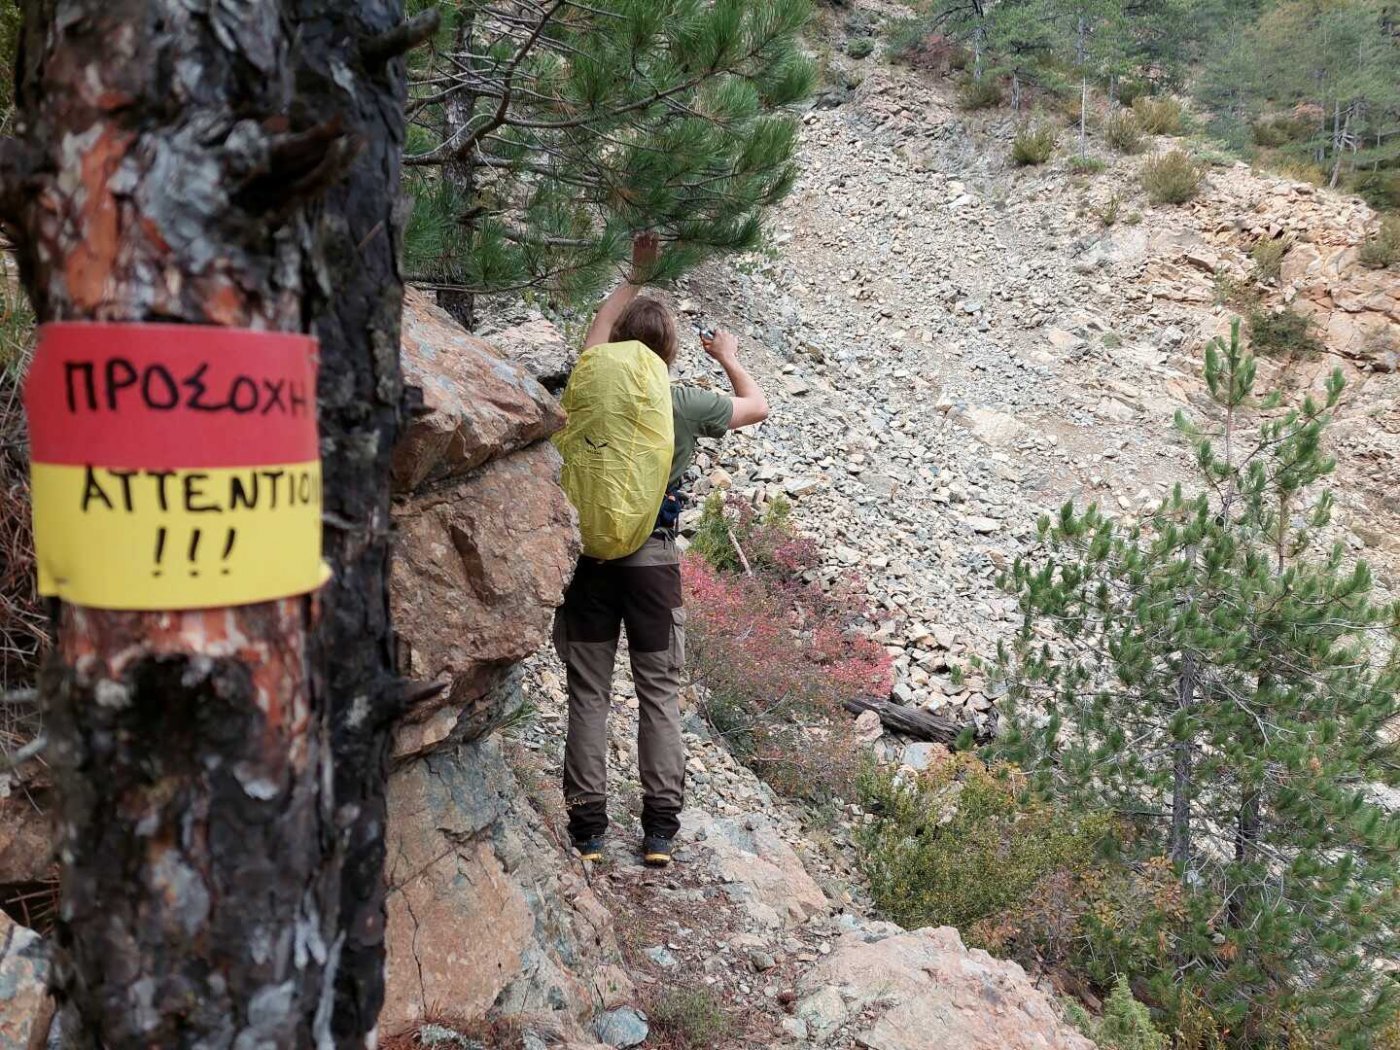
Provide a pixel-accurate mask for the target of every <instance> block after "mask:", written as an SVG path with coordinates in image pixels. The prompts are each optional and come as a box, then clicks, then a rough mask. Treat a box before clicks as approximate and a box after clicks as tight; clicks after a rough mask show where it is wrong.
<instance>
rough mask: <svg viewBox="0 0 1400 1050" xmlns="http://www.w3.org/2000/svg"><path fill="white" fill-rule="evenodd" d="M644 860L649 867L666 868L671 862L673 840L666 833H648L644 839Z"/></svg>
mask: <svg viewBox="0 0 1400 1050" xmlns="http://www.w3.org/2000/svg"><path fill="white" fill-rule="evenodd" d="M642 862H643V863H644V864H646V866H647V867H649V868H664V867H666V866H667V865H668V864H670V863H671V840H670V839H668V838H666V837H665V836H664V835H648V836H647V837H646V838H644V839H642Z"/></svg>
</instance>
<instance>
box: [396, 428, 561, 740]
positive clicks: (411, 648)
mask: <svg viewBox="0 0 1400 1050" xmlns="http://www.w3.org/2000/svg"><path fill="white" fill-rule="evenodd" d="M559 466H560V463H559V456H558V453H556V452H555V450H554V448H553V446H552V445H549V444H547V443H545V444H539V445H536V446H533V447H531V448H528V449H525V450H524V451H521V452H517V453H515V454H513V455H510V456H507V457H505V458H503V459H495V460H492V461H491V462H490V463H488V464H487V465H486V466H485V467H483V468H481V469H480V470H479V471H478V472H477V473H476V474H474V475H473V476H472V477H470V478H467V479H466V480H464V481H461V482H458V483H455V484H453V485H451V486H449V487H445V488H439V489H434V490H432V491H429V492H425V493H423V494H422V495H417V496H413V497H411V498H409V499H407V500H404V501H400V502H399V503H398V504H396V506H395V508H394V523H395V525H396V527H397V530H398V537H399V546H398V552H397V557H396V558H395V559H394V564H393V569H392V576H391V582H390V594H391V607H392V610H393V616H394V626H395V628H396V630H397V631H398V633H399V635H400V639H401V641H400V666H401V669H402V670H403V672H404V673H405V674H406V675H408V676H409V677H411V678H413V679H415V680H418V681H438V682H443V683H445V684H446V688H445V689H444V691H443V692H442V693H440V694H439V695H438V696H436V697H434V698H433V699H431V700H429V701H426V702H424V703H421V704H418V705H416V706H415V707H414V708H413V709H412V710H410V711H409V712H408V713H407V715H406V716H405V721H404V722H403V723H402V724H401V725H400V726H399V728H398V731H397V734H396V739H395V747H394V752H395V755H396V756H398V757H402V756H406V755H410V754H414V753H417V752H423V751H426V750H430V749H431V748H433V747H436V746H440V745H443V744H444V743H446V742H448V741H449V740H450V741H460V740H473V739H476V738H477V737H479V736H481V735H482V734H483V733H486V732H488V731H490V730H491V729H492V728H494V727H495V726H497V725H499V724H500V722H501V721H502V720H503V719H504V718H506V717H508V716H509V715H510V714H511V713H512V711H513V710H514V708H515V706H517V701H518V689H516V688H515V687H514V684H513V683H512V682H511V681H510V680H509V677H508V673H509V671H510V669H511V667H512V666H513V665H515V664H516V663H518V662H519V661H520V660H523V659H524V658H525V657H527V656H529V655H530V654H532V653H534V652H535V651H536V650H537V649H539V647H540V646H541V645H542V644H544V642H545V641H546V640H547V639H548V637H549V633H550V625H551V623H552V620H553V616H554V609H555V607H556V606H558V605H559V603H560V602H561V601H562V600H563V596H564V588H565V587H566V586H567V585H568V583H569V578H570V577H571V576H572V574H573V570H574V564H575V561H576V560H577V558H578V553H579V545H578V538H577V535H578V532H577V528H576V526H575V518H574V511H573V508H572V507H571V506H570V505H569V502H568V499H567V497H566V496H565V495H564V491H563V489H561V488H560V487H559V480H558V479H559Z"/></svg>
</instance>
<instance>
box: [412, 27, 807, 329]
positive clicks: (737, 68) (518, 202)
mask: <svg viewBox="0 0 1400 1050" xmlns="http://www.w3.org/2000/svg"><path fill="white" fill-rule="evenodd" d="M441 7H442V11H443V15H444V17H443V26H442V29H441V31H440V33H439V36H438V39H437V41H436V47H435V49H434V51H433V54H432V56H431V58H430V59H429V60H428V61H427V62H426V63H425V64H424V66H423V68H421V69H419V70H418V71H417V73H416V75H415V83H414V87H413V90H412V97H411V99H410V102H409V109H408V112H409V119H410V122H411V124H412V132H411V136H410V142H409V154H408V156H407V158H406V160H405V163H406V164H407V165H408V166H409V168H410V170H411V171H412V172H413V174H412V175H411V176H410V178H409V179H408V189H409V192H410V194H411V195H412V197H413V199H414V207H413V213H412V216H411V218H410V220H409V226H408V231H407V250H406V269H407V270H408V272H409V276H410V279H411V280H414V281H417V282H420V283H423V284H427V285H430V286H434V287H437V288H439V289H443V290H446V291H447V292H449V293H456V297H455V299H453V297H452V296H450V295H449V296H448V297H447V298H449V299H453V305H454V310H455V312H458V313H459V316H461V317H462V318H463V319H464V320H466V321H468V322H470V320H471V316H470V303H471V297H472V296H474V295H478V294H489V293H500V292H518V291H522V290H524V289H527V288H542V289H544V290H546V291H547V292H548V293H549V294H551V295H555V296H558V297H560V298H561V299H563V300H565V301H570V300H576V299H578V298H580V297H583V296H586V295H589V294H592V293H593V292H594V291H595V290H596V289H597V288H598V287H599V285H600V284H601V283H602V282H604V281H605V280H607V279H608V277H609V275H610V274H611V273H612V272H613V271H614V269H615V267H616V265H617V264H618V263H619V262H620V261H621V260H622V259H623V258H624V256H625V255H626V252H627V250H628V247H629V245H630V243H631V235H632V234H633V233H634V232H636V231H638V230H643V229H649V230H653V231H655V232H657V233H659V234H660V235H661V237H662V239H663V240H664V241H666V242H669V246H668V247H667V250H666V251H664V252H663V253H661V262H660V263H659V269H658V271H657V272H656V273H654V274H649V275H644V276H646V277H648V278H651V279H669V278H673V277H675V276H677V275H679V274H680V273H682V272H684V271H685V270H687V269H689V268H690V267H693V266H694V265H695V264H696V263H697V262H699V261H700V260H701V259H703V258H705V257H706V256H708V255H710V254H712V253H715V252H719V251H743V250H749V249H752V248H754V247H755V246H757V244H758V243H759V238H760V225H759V217H760V215H761V213H762V211H763V209H764V208H766V207H767V206H769V205H771V204H773V203H775V202H776V201H778V200H779V199H781V198H782V197H783V196H784V195H785V194H786V193H787V192H788V190H789V189H790V188H791V186H792V184H793V181H794V179H795V174H796V172H795V167H794V165H793V163H792V156H793V152H794V148H795V145H796V138H797V126H796V120H795V118H794V116H793V115H792V113H791V112H790V108H791V106H792V105H793V104H794V103H796V102H798V101H799V100H801V99H802V98H804V97H805V96H806V95H807V94H808V92H809V91H810V90H811V87H812V85H813V79H814V72H813V66H812V64H811V63H810V62H809V61H808V60H807V59H805V58H804V57H803V56H802V55H801V54H800V53H799V51H798V49H797V35H798V33H799V32H800V30H801V29H802V27H803V26H804V24H805V23H806V21H807V18H808V16H809V13H810V6H809V3H808V0H773V2H769V3H763V4H750V3H744V2H742V0H717V2H714V3H707V2H702V0H589V2H586V3H585V2H576V0H551V2H548V3H539V4H528V5H525V4H517V3H510V2H486V0H456V2H444V3H442V5H441Z"/></svg>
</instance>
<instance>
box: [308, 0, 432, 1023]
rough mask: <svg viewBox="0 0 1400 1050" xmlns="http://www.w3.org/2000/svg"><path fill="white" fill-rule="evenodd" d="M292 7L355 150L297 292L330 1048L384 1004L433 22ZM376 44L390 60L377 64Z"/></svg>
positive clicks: (315, 82) (372, 8) (315, 84)
mask: <svg viewBox="0 0 1400 1050" xmlns="http://www.w3.org/2000/svg"><path fill="white" fill-rule="evenodd" d="M294 9H295V11H296V14H297V26H298V34H299V39H300V43H301V48H300V54H299V61H298V70H297V79H298V104H299V105H302V106H308V107H310V109H311V111H312V112H316V111H318V110H324V109H331V108H334V107H337V106H338V107H339V110H338V112H339V119H340V120H341V121H342V122H343V126H344V127H345V129H346V131H347V132H348V133H350V134H352V135H354V136H355V139H356V141H357V142H358V143H359V144H360V148H359V150H358V153H357V156H356V158H355V160H354V163H353V164H352V165H351V166H350V168H349V171H348V172H347V173H346V175H345V177H344V178H342V179H340V180H339V181H338V182H337V183H336V184H335V185H333V186H332V187H331V188H330V189H329V191H328V192H327V193H326V194H325V195H324V196H323V197H321V198H320V200H319V201H318V202H317V203H316V204H315V205H314V206H313V207H312V209H311V216H310V217H311V220H312V222H313V223H314V224H315V228H316V232H317V237H318V241H319V245H320V251H319V253H318V254H317V255H316V256H312V257H308V259H307V260H306V261H307V262H308V263H310V264H312V265H314V266H316V268H317V271H318V273H319V274H320V279H319V280H317V281H316V282H315V284H314V287H311V286H310V282H308V284H309V287H308V295H307V304H306V305H307V310H308V312H309V314H310V316H311V318H312V324H311V329H312V331H313V332H314V333H315V334H316V336H317V337H318V339H319V340H320V344H321V373H320V385H319V390H318V398H319V402H320V424H321V448H322V455H323V463H322V470H323V474H324V482H325V522H326V528H325V533H324V544H325V556H326V558H327V560H328V561H329V562H330V563H331V565H332V566H334V567H335V576H334V578H333V579H332V580H331V582H330V583H329V584H327V585H326V587H325V589H324V590H323V591H322V595H321V602H322V610H323V612H322V616H321V618H320V620H319V621H318V624H317V629H316V631H315V633H314V635H313V636H312V639H311V641H312V645H311V652H312V655H313V658H314V666H315V667H316V668H317V669H318V671H319V681H320V682H321V683H322V686H323V688H324V689H325V692H326V694H327V695H328V696H329V698H330V714H331V751H332V755H333V757H334V771H335V778H334V792H335V801H336V807H337V809H336V827H337V829H338V830H339V832H340V834H341V836H342V837H341V838H340V839H339V840H337V841H338V842H340V843H342V844H343V850H344V853H343V867H342V868H341V879H340V905H339V924H338V925H339V930H340V932H341V935H342V936H343V937H344V950H343V951H342V953H341V959H340V967H339V970H338V972H337V975H336V977H337V981H336V997H335V1012H334V1024H333V1030H334V1031H333V1034H334V1037H335V1043H336V1045H337V1046H345V1047H358V1046H363V1045H365V1042H366V1038H367V1036H369V1034H370V1033H372V1032H373V1031H374V1028H375V1024H376V1022H377V1019H378V1016H379V1010H380V1007H381V1006H382V1005H383V1001H384V973H383V971H384V921H385V914H384V875H383V873H384V848H385V847H384V824H385V819H386V811H385V806H386V799H385V791H386V788H387V785H388V771H389V752H390V731H391V729H392V723H393V720H394V719H395V717H396V716H397V715H398V714H399V713H400V712H401V710H402V707H403V703H404V700H405V695H404V692H403V688H404V685H405V683H403V682H401V681H400V680H399V679H397V678H396V677H395V675H396V670H397V669H396V666H395V659H394V652H395V646H394V640H393V631H392V626H391V623H390V619H389V556H390V517H389V468H390V455H391V453H392V451H393V447H394V442H395V439H396V437H397V434H398V422H399V412H400V408H401V403H402V398H403V382H402V376H401V374H400V370H399V321H400V317H401V314H402V311H403V279H402V277H401V275H400V273H399V266H398V258H399V246H400V245H399V242H400V233H401V230H402V225H403V219H404V215H403V214H402V211H403V209H402V208H401V207H400V204H399V174H400V165H401V161H402V157H403V149H404V138H405V129H404V116H403V112H404V110H403V104H404V100H405V97H406V94H407V70H406V65H405V62H404V60H403V58H402V57H400V55H399V53H398V52H399V51H402V50H403V49H406V48H408V47H411V46H413V45H414V44H416V43H417V41H418V39H419V38H421V37H422V36H426V35H427V33H426V30H428V29H431V28H432V26H433V25H435V24H436V20H435V18H434V19H432V20H431V25H424V24H423V16H421V15H420V16H418V18H417V19H415V20H412V21H411V22H410V23H409V24H410V25H412V24H413V22H417V23H418V24H419V32H418V34H417V35H416V36H410V37H409V38H407V39H398V38H397V34H398V32H399V30H400V29H402V27H403V23H400V21H399V19H400V18H401V17H402V13H403V0H358V2H349V0H294ZM381 41H390V42H392V44H393V46H394V48H395V50H394V51H393V52H392V53H390V54H388V55H383V54H382V53H381V51H380V43H379V42H381ZM347 70H349V71H352V76H353V79H352V80H350V81H348V82H347V81H346V79H345V72H346V71H347ZM347 83H348V84H349V85H350V86H348V87H347V86H346V85H347ZM329 862H330V863H334V862H335V858H334V856H332V857H331V858H329Z"/></svg>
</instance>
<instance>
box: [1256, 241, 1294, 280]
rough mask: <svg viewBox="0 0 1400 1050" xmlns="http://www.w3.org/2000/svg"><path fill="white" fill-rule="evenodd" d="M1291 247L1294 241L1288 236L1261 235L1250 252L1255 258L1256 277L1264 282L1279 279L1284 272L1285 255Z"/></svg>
mask: <svg viewBox="0 0 1400 1050" xmlns="http://www.w3.org/2000/svg"><path fill="white" fill-rule="evenodd" d="M1291 247H1293V242H1292V240H1291V239H1289V238H1288V237H1280V238H1279V239H1277V240H1275V239H1274V238H1272V237H1260V238H1259V240H1257V241H1255V242H1254V247H1253V248H1252V249H1250V252H1249V257H1250V258H1251V259H1253V260H1254V276H1255V278H1256V279H1257V280H1259V281H1262V282H1263V283H1264V284H1270V283H1272V282H1274V281H1277V280H1278V279H1279V275H1280V274H1281V273H1282V272H1283V257H1284V256H1285V255H1287V254H1288V249H1289V248H1291Z"/></svg>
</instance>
